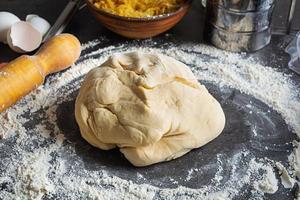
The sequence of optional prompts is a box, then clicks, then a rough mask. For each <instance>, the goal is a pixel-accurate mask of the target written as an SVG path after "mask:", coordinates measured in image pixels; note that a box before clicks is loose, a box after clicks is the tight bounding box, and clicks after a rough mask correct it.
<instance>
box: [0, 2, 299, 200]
mask: <svg viewBox="0 0 300 200" xmlns="http://www.w3.org/2000/svg"><path fill="white" fill-rule="evenodd" d="M66 3H67V1H66V0H61V1H55V3H53V1H49V0H27V1H16V0H1V2H0V8H1V10H6V11H10V12H13V13H15V14H16V15H18V16H19V17H20V18H22V19H24V18H25V16H26V15H27V14H38V15H40V16H42V17H44V18H46V19H47V20H48V21H49V22H50V23H51V24H53V23H54V22H55V19H56V18H57V16H58V15H59V14H60V12H61V10H62V9H63V8H64V6H65V5H66ZM203 13H204V9H203V8H202V6H201V5H200V1H195V2H194V4H193V6H192V9H191V10H190V12H189V14H188V15H187V16H185V18H184V19H183V20H182V21H181V22H180V23H179V24H178V25H177V26H175V27H174V28H172V29H171V30H169V31H168V33H170V35H171V36H170V37H164V36H163V35H162V36H159V37H156V38H155V40H157V41H161V42H162V43H164V42H178V41H181V42H182V41H194V42H201V43H203V42H204V41H203V36H202V33H203V28H204V27H203V24H204V15H203ZM65 32H69V33H72V34H74V35H76V36H77V37H78V38H79V40H80V41H81V42H82V43H86V42H87V41H90V40H93V39H96V38H98V37H99V36H105V37H106V38H107V39H108V40H109V41H110V42H111V43H112V44H117V43H122V42H130V40H127V39H125V38H122V37H120V36H118V35H116V34H114V33H112V32H110V31H108V30H107V29H105V28H104V27H103V26H102V25H100V24H99V23H98V22H97V21H96V20H95V19H94V18H93V17H92V15H91V14H90V13H89V12H88V10H87V8H84V9H83V10H81V11H79V12H78V13H77V14H76V15H75V16H74V18H73V20H72V21H71V23H70V25H69V26H68V27H67V29H66V30H65ZM290 39H291V37H289V36H280V35H276V36H273V37H272V41H271V44H270V45H268V46H267V47H266V48H264V49H262V50H260V51H257V52H255V53H253V54H251V55H252V56H253V57H255V58H257V59H259V60H260V61H261V62H262V63H266V64H267V65H268V66H272V67H274V68H277V69H278V70H279V71H283V72H285V73H287V74H290V75H291V76H292V79H293V80H295V81H296V82H297V83H299V87H300V76H299V75H296V74H295V73H293V72H291V71H290V70H289V69H288V68H287V67H286V66H287V62H288V59H289V57H288V55H287V54H286V53H284V51H283V49H284V47H285V45H286V44H287V43H288V42H289V41H290ZM0 52H1V53H0V63H1V62H8V61H9V60H11V59H13V58H16V57H17V56H18V55H19V54H16V53H14V52H12V51H11V50H10V49H9V48H8V47H7V46H6V45H3V44H0ZM245 56H247V55H245ZM207 86H208V87H209V88H210V90H211V92H212V93H213V94H214V95H215V96H216V98H217V99H219V100H221V99H222V95H220V94H219V93H220V91H219V89H218V88H216V86H213V85H211V84H210V83H207ZM228 92H229V93H235V97H234V98H232V99H230V100H228V101H227V100H226V102H225V101H224V102H223V103H224V104H223V105H222V106H224V110H225V112H227V113H231V111H232V112H234V111H236V110H237V106H241V103H242V104H244V105H246V104H247V103H248V101H249V99H251V97H249V96H248V95H245V94H241V93H240V92H238V91H233V90H229V91H228ZM73 95H74V96H75V95H76V94H73ZM74 98H75V97H74ZM237 99H239V100H238V101H237ZM240 99H243V100H242V101H240ZM253 101H254V105H256V107H257V108H259V109H261V110H265V109H268V106H267V105H265V104H264V103H262V102H260V101H258V100H255V99H254V100H253ZM73 104H74V102H66V103H65V105H62V106H59V108H58V112H59V113H69V114H70V115H71V114H72V113H73ZM244 114H245V113H240V115H241V116H239V115H232V116H231V115H230V116H229V117H232V121H231V122H230V123H229V124H227V128H226V129H225V131H224V134H223V135H222V136H221V137H219V138H218V139H216V141H215V142H214V143H212V144H211V145H210V146H207V147H206V146H205V147H204V148H201V151H198V150H196V151H192V152H191V153H189V154H188V155H187V156H184V157H183V158H182V159H178V160H177V161H176V162H170V163H169V164H166V163H164V164H162V165H154V166H153V167H151V171H149V172H148V171H147V170H148V169H149V168H140V169H137V170H138V171H139V173H141V174H143V175H144V176H145V177H146V179H147V180H148V182H147V183H151V184H153V185H156V184H157V182H160V183H162V182H163V181H164V180H161V179H160V178H161V177H160V173H159V172H160V171H163V172H165V173H164V175H165V176H172V177H174V179H175V180H178V182H179V183H180V184H183V185H186V186H191V187H193V186H194V185H199V184H200V185H201V184H202V183H203V181H204V180H208V179H209V178H210V177H211V174H207V175H206V176H203V177H197V178H196V179H193V181H192V182H190V183H181V181H180V180H181V179H180V175H181V172H180V171H173V170H170V169H178V168H182V169H181V170H184V169H185V167H182V166H183V165H185V164H186V163H189V161H190V160H194V159H196V158H199V157H201V161H202V162H204V163H205V162H206V159H207V160H209V159H210V157H209V155H210V153H209V152H210V150H211V149H214V152H217V151H225V152H226V151H228V155H227V156H230V155H231V153H230V151H231V148H232V147H231V145H230V144H231V143H230V142H232V141H236V143H237V144H241V145H245V144H246V143H244V142H245V141H244V139H245V138H236V137H235V134H234V133H237V132H239V131H242V130H244V129H245V130H247V126H246V125H245V124H235V123H234V121H235V122H236V121H238V119H239V117H245V116H244ZM270 115H272V118H273V119H274V123H278V124H279V125H278V127H277V128H278V131H281V132H283V134H282V135H281V136H280V137H278V138H277V139H275V140H274V141H272V142H275V143H276V142H277V143H282V144H284V143H285V142H290V141H292V140H293V139H295V135H293V134H289V133H290V131H289V130H288V128H287V125H285V123H284V122H283V120H282V118H281V116H280V115H279V114H278V113H276V112H271V114H270ZM63 120H64V119H63V117H62V118H60V117H58V125H59V126H60V128H61V130H62V131H63V132H66V137H67V138H68V139H70V140H71V141H72V142H75V143H78V144H81V145H82V148H81V147H78V148H79V149H77V150H76V151H77V152H78V155H79V157H83V158H85V160H86V162H87V166H89V167H90V168H91V170H96V169H97V167H98V165H93V164H89V163H88V162H91V160H93V159H94V160H95V158H91V155H92V154H93V155H94V154H95V155H97V159H96V161H97V162H99V163H100V164H99V165H105V166H107V167H111V168H112V174H115V175H117V176H120V177H121V178H126V177H130V175H131V172H130V169H132V168H131V167H130V166H129V165H128V162H127V161H126V160H124V158H120V155H119V153H118V152H117V151H113V152H112V153H111V155H109V157H108V158H106V159H99V158H100V157H105V155H108V154H107V153H106V152H105V153H103V152H102V151H99V150H98V149H95V148H88V146H89V145H88V144H87V143H86V142H84V141H82V138H80V137H79V136H74V134H77V135H79V134H78V129H77V127H76V125H75V122H74V121H72V120H70V121H71V122H70V123H73V124H71V125H70V124H67V125H64V122H63ZM253 120H255V119H253ZM263 125H264V124H261V126H263ZM68 132H69V135H68ZM246 138H247V137H246ZM265 139H266V138H265ZM224 141H225V142H224ZM226 142H227V143H226ZM265 142H266V140H265ZM223 143H224V146H222V145H221V144H223ZM226 144H227V145H226ZM220 146H221V147H222V148H221V147H220ZM283 148H284V149H282V150H281V151H280V152H276V155H275V154H274V155H271V157H274V158H275V157H276V160H280V161H283V162H284V161H286V159H287V158H286V157H287V153H286V150H288V151H291V145H287V146H284V147H283ZM86 149H88V150H86ZM0 152H1V151H0ZM91 152H92V153H91ZM256 153H257V155H259V156H260V157H263V156H264V155H265V154H272V153H270V152H264V153H262V152H256ZM256 153H255V150H254V154H256ZM99 155H100V156H99ZM102 155H104V156H102ZM206 155H207V156H206ZM112 158H114V159H115V158H120V161H117V164H116V163H114V162H115V161H113V160H114V159H112ZM94 160H93V162H94ZM122 165H124V166H122ZM197 165H201V162H200V161H199V162H198V163H197ZM0 166H1V165H0ZM224 167H225V168H226V167H228V166H224ZM187 168H188V167H187ZM0 172H1V170H0ZM120 172H125V173H124V174H123V173H120ZM133 179H134V178H133ZM163 184H164V185H165V186H166V187H174V184H173V183H165V182H163ZM293 192H294V189H293V190H286V189H284V188H283V187H282V186H280V188H279V190H278V192H277V193H276V194H275V195H266V198H265V199H278V200H281V199H293ZM249 193H250V190H249V188H248V189H245V192H244V193H243V198H244V199H248V198H250V196H249Z"/></svg>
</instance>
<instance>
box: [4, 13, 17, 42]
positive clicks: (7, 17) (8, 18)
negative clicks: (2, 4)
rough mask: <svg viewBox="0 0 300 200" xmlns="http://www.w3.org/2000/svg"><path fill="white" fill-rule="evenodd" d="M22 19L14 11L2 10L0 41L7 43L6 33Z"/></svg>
mask: <svg viewBox="0 0 300 200" xmlns="http://www.w3.org/2000/svg"><path fill="white" fill-rule="evenodd" d="M19 21H20V19H19V18H18V17H17V16H15V15H14V14H12V13H9V12H0V42H3V43H5V44H6V43H7V41H6V35H7V32H8V30H9V29H10V27H11V26H12V25H13V24H14V23H16V22H19Z"/></svg>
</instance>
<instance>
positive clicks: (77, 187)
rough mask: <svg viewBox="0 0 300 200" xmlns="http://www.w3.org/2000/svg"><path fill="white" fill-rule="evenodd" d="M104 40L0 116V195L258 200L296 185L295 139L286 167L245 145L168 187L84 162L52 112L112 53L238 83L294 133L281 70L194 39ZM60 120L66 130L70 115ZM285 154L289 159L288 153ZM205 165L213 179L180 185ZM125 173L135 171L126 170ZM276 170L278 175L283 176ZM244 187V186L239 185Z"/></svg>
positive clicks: (295, 115)
mask: <svg viewBox="0 0 300 200" xmlns="http://www.w3.org/2000/svg"><path fill="white" fill-rule="evenodd" d="M107 42H108V41H107V39H105V38H102V39H100V40H96V41H92V42H89V43H88V44H86V45H84V50H83V56H82V57H81V60H80V61H79V62H78V64H76V65H74V66H73V67H72V68H70V69H68V70H66V71H65V72H63V73H60V74H56V75H54V76H52V77H50V78H48V79H47V81H46V83H45V84H44V85H43V86H40V87H39V88H38V89H37V90H35V91H34V92H32V93H30V94H29V95H27V96H26V97H25V98H24V99H23V100H21V101H20V102H19V103H18V104H17V105H15V106H14V107H12V108H10V109H9V110H7V111H6V112H4V113H1V114H0V121H1V122H2V123H1V125H0V138H2V139H1V140H0V151H1V154H0V155H1V163H0V199H16V198H17V199H18V198H19V199H42V198H45V199H51V198H58V199H175V198H178V199H194V198H197V199H210V200H217V199H218V200H221V199H233V198H235V197H238V196H240V195H248V196H247V197H249V198H251V199H262V198H263V197H264V195H266V193H269V194H273V193H276V192H278V191H279V190H280V189H279V188H281V187H282V184H283V185H284V187H286V188H292V187H294V188H295V187H296V186H295V185H296V184H299V179H300V160H299V159H300V158H299V155H300V153H299V152H300V145H299V143H298V142H297V141H294V142H293V145H294V147H295V148H294V152H286V160H289V161H290V164H289V165H287V163H281V164H280V163H279V162H277V161H275V160H272V159H271V158H265V157H263V158H259V157H254V156H253V154H252V152H251V151H249V149H247V148H241V149H242V150H241V151H239V152H236V153H234V154H233V155H232V156H231V157H230V159H227V158H226V157H224V156H225V155H224V154H223V152H219V153H218V152H217V153H216V156H215V158H213V159H214V160H213V161H212V162H213V165H207V166H204V167H193V166H191V167H190V169H189V170H186V171H185V172H183V174H182V179H183V180H181V179H180V180H179V179H178V180H177V179H176V180H175V179H172V178H171V177H166V178H169V179H168V180H167V181H168V182H170V185H173V186H174V185H179V186H177V187H166V186H164V185H159V183H158V184H151V185H150V184H149V183H148V181H147V180H148V179H147V177H146V175H147V174H141V173H138V172H136V173H135V172H131V173H134V175H135V176H136V178H134V179H132V180H131V177H127V178H126V179H125V177H126V176H125V177H122V176H121V175H120V174H118V167H116V171H115V172H114V173H111V170H112V169H111V168H110V166H106V165H105V164H104V165H101V166H100V165H99V166H98V165H97V164H95V165H93V166H92V167H91V165H87V164H86V163H87V162H90V161H89V157H88V158H86V155H88V154H89V149H87V150H86V152H83V153H81V154H78V152H79V151H78V149H80V144H81V143H82V139H75V140H72V137H69V136H68V134H69V133H68V130H69V132H72V129H68V130H62V128H61V125H60V124H59V123H60V119H59V115H58V114H57V113H58V112H60V111H59V110H60V107H61V105H62V104H66V103H68V102H71V103H69V104H67V105H70V107H69V110H70V112H71V111H72V110H73V109H74V108H73V105H74V104H73V103H74V102H73V101H74V98H75V96H76V92H77V91H78V89H79V87H80V82H81V81H82V79H83V76H84V75H85V74H86V73H87V72H88V71H89V70H91V69H92V68H94V67H97V66H99V65H100V64H102V63H103V62H104V61H105V60H106V59H107V57H108V56H110V55H111V54H113V53H117V52H132V51H143V52H160V53H164V54H166V55H169V56H172V57H175V58H176V59H178V60H180V61H182V62H184V63H185V64H187V65H188V66H190V67H191V69H192V70H193V72H194V73H195V74H196V75H197V76H198V78H199V80H200V81H201V82H202V81H206V82H209V83H210V84H214V85H217V87H218V88H221V90H227V89H228V88H236V89H238V90H239V91H241V92H243V93H246V94H249V95H252V96H254V97H256V98H257V99H258V100H260V101H262V102H264V103H266V104H268V105H269V106H270V107H271V108H270V109H272V108H273V109H274V110H275V111H277V112H278V113H279V114H280V115H281V116H282V118H283V119H284V120H285V122H286V124H288V126H289V128H290V129H291V132H294V133H296V134H297V135H298V137H299V136H300V122H299V119H300V100H299V99H300V97H299V94H300V88H299V86H297V84H296V83H294V82H293V81H292V79H291V78H290V77H289V76H288V75H286V74H284V73H282V72H279V71H276V70H274V69H273V68H271V67H266V66H263V65H261V64H259V63H258V62H256V61H254V60H253V59H251V58H243V55H239V54H233V53H228V52H224V51H221V50H217V49H215V48H213V47H209V46H205V45H200V44H193V43H189V44H181V45H177V46H175V45H172V44H161V43H156V42H155V41H152V40H147V41H144V42H141V43H136V44H120V45H118V46H104V47H103V45H101V44H103V43H107ZM100 47H101V48H100ZM146 47H147V48H146ZM205 58H206V59H205ZM226 88H227V89H226ZM252 106H253V105H252V104H251V103H249V104H248V105H247V106H245V109H249V110H250V111H251V112H250V111H249V113H250V114H251V113H252V112H254V111H253V110H251V108H252ZM67 110H68V109H67ZM275 111H274V112H275ZM270 112H271V111H270ZM60 114H61V113H60ZM64 121H65V123H66V127H69V124H68V123H71V122H70V121H71V120H70V119H69V118H66V119H64ZM251 130H252V132H253V137H259V136H260V135H259V134H260V130H256V129H255V127H251ZM80 142H81V143H80ZM291 142H292V141H291ZM78 143H79V144H78ZM84 145H86V147H88V145H87V144H84ZM288 145H292V144H291V143H290V144H288ZM267 148H269V147H266V149H267ZM106 155H108V154H106ZM287 155H290V156H289V157H288V158H287ZM199 159H200V158H199ZM278 163H279V164H278ZM282 164H284V166H283V165H282ZM242 166H243V167H242ZM276 166H277V168H278V169H279V170H277V168H276ZM210 168H212V169H215V175H214V177H213V178H212V179H211V182H207V183H206V184H203V185H202V184H201V185H196V186H194V187H191V188H189V187H186V186H180V184H178V182H179V181H183V182H189V181H192V180H193V179H195V178H197V175H199V174H201V173H204V172H205V170H211V169H210ZM170 170H171V169H170ZM131 171H134V170H132V168H131ZM278 171H279V172H278ZM149 173H150V172H149ZM276 175H281V179H278V178H277V177H276ZM297 180H298V183H297ZM281 183H282V184H281ZM249 185H250V189H249V190H245V187H247V186H249ZM284 191H287V190H284ZM288 191H289V192H291V189H290V190H288ZM246 193H247V194H246ZM298 196H299V194H298Z"/></svg>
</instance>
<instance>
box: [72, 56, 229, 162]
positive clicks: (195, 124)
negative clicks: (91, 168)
mask: <svg viewBox="0 0 300 200" xmlns="http://www.w3.org/2000/svg"><path fill="white" fill-rule="evenodd" d="M75 115H76V120H77V123H78V125H79V127H80V132H81V135H82V137H83V138H84V139H85V140H87V141H88V142H89V143H90V144H92V145H93V146H96V147H98V148H100V149H103V150H109V149H113V148H115V147H119V148H120V151H121V152H122V153H123V154H124V155H125V157H126V158H127V159H128V160H129V161H130V162H131V163H132V164H133V165H135V166H146V165H151V164H154V163H158V162H162V161H167V160H171V159H175V158H178V157H180V156H182V155H184V154H186V153H187V152H189V151H190V150H191V149H193V148H198V147H201V146H203V145H205V144H206V143H208V142H209V141H211V140H213V139H214V138H216V137H217V136H218V135H219V134H220V133H221V132H222V130H223V128H224V124H225V116H224V113H223V110H222V108H221V106H220V104H219V103H218V102H217V100H215V99H214V98H213V97H212V96H211V95H210V94H209V93H208V91H207V89H206V88H205V86H203V85H201V84H199V83H198V81H197V79H196V78H195V76H194V75H193V73H192V72H191V70H190V69H189V68H188V67H187V66H186V65H185V64H183V63H181V62H179V61H176V60H175V59H173V58H171V57H167V56H164V55H161V54H144V53H138V52H132V53H126V54H116V55H113V56H111V57H110V58H109V59H108V60H107V61H106V62H105V63H103V64H102V65H101V66H100V67H97V68H95V69H93V70H91V71H90V72H89V73H88V74H87V76H86V77H85V80H84V82H83V84H82V86H81V88H80V91H79V95H78V97H77V99H76V105H75Z"/></svg>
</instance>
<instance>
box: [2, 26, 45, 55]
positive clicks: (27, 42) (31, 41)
mask: <svg viewBox="0 0 300 200" xmlns="http://www.w3.org/2000/svg"><path fill="white" fill-rule="evenodd" d="M7 43H8V45H9V47H10V48H11V49H12V50H14V51H16V52H18V53H25V52H31V51H33V50H35V49H37V48H38V47H39V46H40V45H41V43H42V34H41V33H40V32H39V31H38V30H36V29H35V28H34V27H33V26H32V25H31V24H30V23H28V22H24V21H20V22H17V23H15V24H13V25H12V26H11V27H10V29H9V31H8V33H7Z"/></svg>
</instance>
